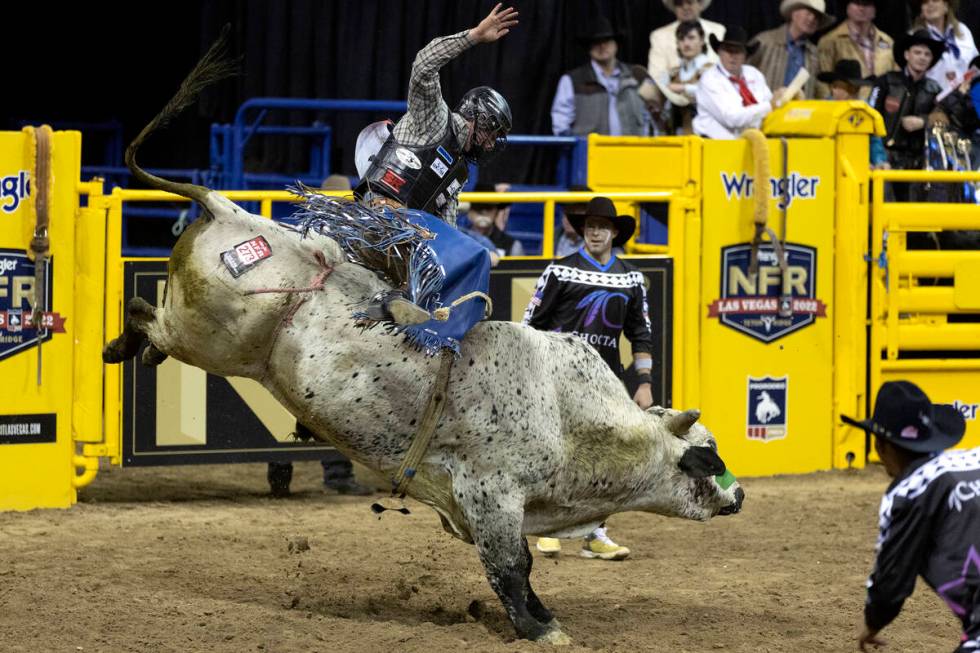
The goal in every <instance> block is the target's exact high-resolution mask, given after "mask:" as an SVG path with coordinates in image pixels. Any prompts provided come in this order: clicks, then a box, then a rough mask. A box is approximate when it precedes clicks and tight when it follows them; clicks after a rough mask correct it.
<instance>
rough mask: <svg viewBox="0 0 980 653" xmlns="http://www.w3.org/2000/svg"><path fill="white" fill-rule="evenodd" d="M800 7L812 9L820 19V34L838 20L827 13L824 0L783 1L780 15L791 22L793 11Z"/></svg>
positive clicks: (818, 29) (818, 27)
mask: <svg viewBox="0 0 980 653" xmlns="http://www.w3.org/2000/svg"><path fill="white" fill-rule="evenodd" d="M800 7H805V8H807V9H812V10H813V11H814V12H815V13H816V14H817V16H818V18H819V23H818V24H817V31H818V32H819V31H820V30H822V29H826V28H828V27H830V26H831V25H833V24H834V21H835V20H837V19H836V18H834V17H833V16H831V15H830V14H828V13H827V3H826V2H824V0H783V1H782V2H781V3H780V5H779V13H780V14H781V15H782V17H783V19H784V20H789V15H790V14H791V13H793V10H794V9H799V8H800Z"/></svg>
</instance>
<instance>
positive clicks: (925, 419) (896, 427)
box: [840, 381, 966, 453]
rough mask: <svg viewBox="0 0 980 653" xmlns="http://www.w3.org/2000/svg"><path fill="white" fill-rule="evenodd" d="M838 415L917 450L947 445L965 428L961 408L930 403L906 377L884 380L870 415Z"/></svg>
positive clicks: (953, 443) (930, 450) (862, 427)
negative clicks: (899, 379)
mask: <svg viewBox="0 0 980 653" xmlns="http://www.w3.org/2000/svg"><path fill="white" fill-rule="evenodd" d="M840 418H841V420H843V421H844V423H845V424H850V425H852V426H856V427H858V428H860V429H864V430H865V431H867V432H868V433H871V434H873V435H874V436H875V437H879V438H882V439H884V440H887V441H888V442H890V443H892V444H893V445H895V446H896V447H899V448H901V449H906V450H908V451H915V452H917V453H929V452H934V451H942V450H943V449H948V448H950V447H952V446H953V445H955V444H956V443H957V442H959V441H960V438H962V437H963V432H964V431H966V421H964V419H963V415H961V414H960V411H958V410H956V409H955V408H953V407H952V406H950V405H948V404H934V403H932V402H931V401H929V397H927V396H926V393H924V392H922V390H921V389H920V388H919V386H917V385H915V384H914V383H910V382H909V381H888V382H886V383H883V384H882V386H881V388H880V389H879V390H878V396H877V397H876V398H875V409H874V415H872V416H871V419H865V420H861V421H858V420H856V419H853V418H851V417H847V416H845V415H841V416H840Z"/></svg>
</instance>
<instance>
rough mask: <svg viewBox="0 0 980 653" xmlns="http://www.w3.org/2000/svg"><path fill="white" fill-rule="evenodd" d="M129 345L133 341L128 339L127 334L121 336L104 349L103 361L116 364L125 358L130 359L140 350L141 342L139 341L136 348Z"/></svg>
mask: <svg viewBox="0 0 980 653" xmlns="http://www.w3.org/2000/svg"><path fill="white" fill-rule="evenodd" d="M129 345H131V343H129V342H128V341H127V339H126V338H125V336H119V337H118V338H116V339H115V340H113V341H112V342H110V343H109V344H108V345H106V346H105V349H103V350H102V362H103V363H106V364H109V365H115V364H117V363H121V362H123V361H125V360H129V359H130V358H132V357H133V356H135V355H136V352H137V351H138V350H139V343H137V345H136V347H135V348H134V347H131V346H129Z"/></svg>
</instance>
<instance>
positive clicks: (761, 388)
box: [745, 376, 789, 442]
mask: <svg viewBox="0 0 980 653" xmlns="http://www.w3.org/2000/svg"><path fill="white" fill-rule="evenodd" d="M788 393H789V377H788V376H781V377H772V376H764V377H759V378H756V377H752V376H750V377H749V380H748V409H747V420H746V430H745V434H746V436H747V437H748V438H749V439H750V440H758V441H759V442H769V441H771V440H780V439H782V438H785V437H786V424H787V422H788V420H787V416H786V406H787V405H788V402H787V401H786V399H787V395H788Z"/></svg>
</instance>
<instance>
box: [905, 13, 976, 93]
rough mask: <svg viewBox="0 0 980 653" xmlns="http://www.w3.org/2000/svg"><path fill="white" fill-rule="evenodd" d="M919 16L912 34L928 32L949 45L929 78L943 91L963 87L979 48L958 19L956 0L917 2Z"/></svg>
mask: <svg viewBox="0 0 980 653" xmlns="http://www.w3.org/2000/svg"><path fill="white" fill-rule="evenodd" d="M914 2H915V4H917V5H919V7H920V9H919V15H918V16H917V17H916V18H915V20H913V21H912V31H913V32H914V31H916V30H920V29H926V30H928V31H929V34H930V35H931V36H932V38H934V39H937V40H939V41H942V42H943V43H945V44H946V51H945V52H943V56H942V58H941V59H940V60H939V61H938V62H937V63H936V65H935V66H933V67H932V68H930V69H929V72H927V73H926V76H927V77H929V78H930V79H934V80H936V82H937V83H938V84H939V85H940V86H941V87H942V88H943V89H946V88H949V87H950V86H951V85H953V84H956V85H959V84H961V83H963V74H964V73H965V72H966V71H967V70H969V68H970V62H971V61H972V60H973V58H974V57H976V56H977V54H978V52H977V46H976V43H974V41H973V34H972V33H971V32H970V28H969V27H967V26H966V25H964V24H963V23H961V22H959V21H958V20H957V19H956V10H957V8H958V7H957V5H958V2H957V0H914Z"/></svg>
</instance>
